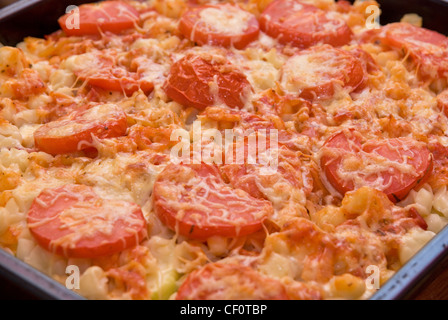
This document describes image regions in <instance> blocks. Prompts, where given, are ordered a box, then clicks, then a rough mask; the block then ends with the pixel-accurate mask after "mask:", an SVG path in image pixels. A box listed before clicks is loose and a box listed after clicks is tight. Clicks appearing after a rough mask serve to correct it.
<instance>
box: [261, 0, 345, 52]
mask: <svg viewBox="0 0 448 320" xmlns="http://www.w3.org/2000/svg"><path fill="white" fill-rule="evenodd" d="M259 21H260V28H261V30H263V31H264V32H266V34H268V35H269V36H271V37H273V38H276V39H278V41H279V42H280V43H283V44H291V45H293V46H295V47H298V48H301V49H306V48H308V47H311V46H313V45H316V44H322V43H325V44H331V45H332V46H335V47H338V46H343V45H345V44H347V43H349V42H350V41H351V39H352V36H353V32H352V31H351V29H350V27H349V26H348V25H347V23H346V22H345V21H344V20H342V19H341V18H339V17H338V16H337V13H336V12H326V11H323V10H320V9H318V8H316V7H315V6H312V5H309V4H305V3H301V2H299V1H295V0H276V1H274V2H272V3H271V4H269V5H268V6H267V8H266V9H265V10H264V11H263V13H262V14H261V16H260V19H259Z"/></svg>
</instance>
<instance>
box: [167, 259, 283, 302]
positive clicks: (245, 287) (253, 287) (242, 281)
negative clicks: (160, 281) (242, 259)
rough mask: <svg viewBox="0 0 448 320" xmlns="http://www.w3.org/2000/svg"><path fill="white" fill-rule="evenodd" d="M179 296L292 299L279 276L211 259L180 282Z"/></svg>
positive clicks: (215, 298)
mask: <svg viewBox="0 0 448 320" xmlns="http://www.w3.org/2000/svg"><path fill="white" fill-rule="evenodd" d="M176 299H177V300H288V299H289V297H288V294H287V291H286V289H285V286H284V285H283V284H282V283H281V282H280V281H278V280H275V279H272V278H269V277H266V276H264V275H262V274H260V273H259V272H257V271H255V270H253V269H251V268H249V267H246V266H243V265H236V264H227V263H211V264H207V265H206V266H204V267H202V269H199V270H197V271H194V272H192V273H191V274H190V275H189V276H188V277H187V279H185V281H184V282H183V284H182V285H181V286H180V288H179V290H178V292H177V295H176Z"/></svg>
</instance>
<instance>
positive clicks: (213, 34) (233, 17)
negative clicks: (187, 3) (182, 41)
mask: <svg viewBox="0 0 448 320" xmlns="http://www.w3.org/2000/svg"><path fill="white" fill-rule="evenodd" d="M179 31H180V32H181V33H182V34H183V35H184V36H185V37H186V38H188V39H190V40H191V41H194V42H197V43H199V44H200V45H207V44H209V45H217V46H222V47H231V46H233V47H235V48H236V49H244V48H245V47H246V46H247V45H248V44H249V43H251V42H252V41H254V40H255V39H257V37H258V34H259V31H260V29H259V26H258V21H257V19H256V18H255V16H254V15H253V14H251V13H249V12H247V11H245V10H242V9H240V8H239V7H237V6H233V5H230V4H218V5H206V6H200V7H194V8H191V9H189V10H188V11H187V12H185V13H184V14H183V15H182V17H181V19H180V21H179Z"/></svg>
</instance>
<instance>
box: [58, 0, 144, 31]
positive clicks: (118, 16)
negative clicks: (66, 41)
mask: <svg viewBox="0 0 448 320" xmlns="http://www.w3.org/2000/svg"><path fill="white" fill-rule="evenodd" d="M75 15H76V12H70V13H67V14H65V15H64V16H62V17H61V18H59V20H58V22H59V25H60V26H61V29H62V30H64V32H65V33H66V34H67V35H68V36H84V35H99V34H101V32H105V31H110V32H112V33H120V32H121V31H123V30H126V29H131V28H133V27H134V26H135V24H136V23H138V21H139V20H140V17H139V13H138V11H137V10H136V9H135V8H134V7H132V6H131V5H129V4H127V3H126V2H123V1H102V2H99V3H92V4H83V5H81V6H80V7H79V21H78V19H76V16H75ZM77 22H79V26H76V25H74V24H76V23H77Z"/></svg>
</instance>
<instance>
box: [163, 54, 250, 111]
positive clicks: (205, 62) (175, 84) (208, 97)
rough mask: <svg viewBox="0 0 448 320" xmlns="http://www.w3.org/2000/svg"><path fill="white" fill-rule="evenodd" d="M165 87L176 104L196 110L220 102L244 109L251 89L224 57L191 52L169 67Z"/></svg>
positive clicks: (244, 77) (243, 77) (242, 75)
mask: <svg viewBox="0 0 448 320" xmlns="http://www.w3.org/2000/svg"><path fill="white" fill-rule="evenodd" d="M164 89H165V92H166V94H167V95H168V97H170V98H171V99H173V100H174V101H176V102H177V103H180V104H182V105H184V106H187V107H193V108H196V109H199V110H204V109H205V108H207V107H208V106H212V105H214V104H220V103H224V104H226V105H227V106H229V107H231V108H243V107H244V105H245V102H246V100H247V99H248V97H249V95H250V93H251V91H252V87H251V85H250V84H249V81H247V79H246V76H245V75H244V74H243V73H241V72H239V71H238V70H236V69H235V68H234V67H233V66H232V65H231V64H230V63H228V62H227V61H226V60H225V59H221V60H218V59H213V57H209V56H205V55H204V56H199V55H194V54H188V55H187V56H185V57H184V58H182V59H180V60H179V61H177V62H175V63H174V64H173V65H172V66H171V70H170V74H169V76H168V79H167V80H166V82H165V85H164Z"/></svg>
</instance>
